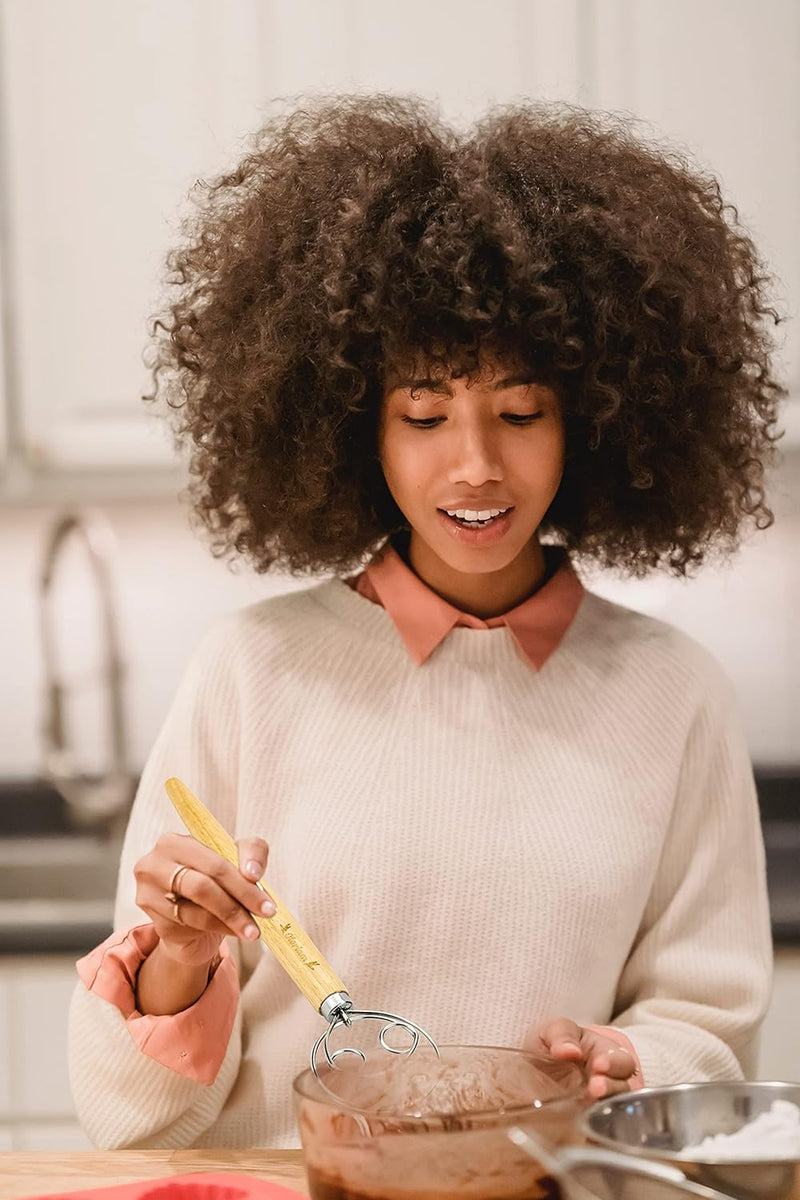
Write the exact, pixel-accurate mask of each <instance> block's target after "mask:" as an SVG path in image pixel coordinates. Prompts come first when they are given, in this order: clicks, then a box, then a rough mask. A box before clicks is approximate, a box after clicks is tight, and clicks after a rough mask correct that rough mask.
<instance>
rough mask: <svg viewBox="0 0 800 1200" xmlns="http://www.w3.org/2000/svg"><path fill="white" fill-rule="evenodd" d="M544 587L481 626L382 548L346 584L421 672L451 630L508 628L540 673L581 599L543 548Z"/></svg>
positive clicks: (575, 582)
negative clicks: (383, 616) (390, 626)
mask: <svg viewBox="0 0 800 1200" xmlns="http://www.w3.org/2000/svg"><path fill="white" fill-rule="evenodd" d="M544 549H545V556H546V559H547V563H548V568H549V570H548V578H547V579H546V581H545V582H544V583H543V584H542V585H541V586H540V587H539V588H537V590H536V591H535V592H534V593H533V595H532V596H529V597H528V599H527V600H523V601H522V603H521V604H518V605H517V606H516V607H515V608H512V609H510V610H509V611H508V612H507V613H504V614H503V616H500V617H490V618H489V619H488V620H482V619H481V618H480V617H474V616H472V614H471V613H467V612H462V611H461V610H460V609H458V608H456V607H455V606H454V605H452V604H450V603H449V602H448V601H447V600H444V599H443V598H442V597H441V596H439V595H437V594H436V592H434V591H432V590H431V588H429V587H428V586H427V584H425V583H423V581H422V580H421V579H420V578H419V576H418V575H415V574H414V572H413V571H412V570H411V568H410V567H407V566H406V564H405V563H404V562H403V559H402V558H401V557H400V555H399V554H398V552H397V550H395V548H394V547H393V546H392V545H387V546H386V547H384V549H383V550H382V551H381V552H380V553H379V554H378V555H376V557H375V558H374V559H373V561H372V562H371V563H370V564H369V565H368V566H367V567H366V569H365V570H364V571H362V572H361V574H360V575H356V576H353V578H351V579H348V580H347V582H348V583H349V584H350V586H351V587H352V588H354V590H355V591H357V592H358V594H359V595H360V596H365V597H366V598H367V599H368V600H372V601H373V602H374V603H375V604H380V605H382V606H383V608H385V609H386V611H387V612H388V614H389V616H390V617H391V618H392V621H393V622H394V625H395V628H396V629H397V632H398V633H399V635H400V637H401V638H402V640H403V644H404V645H405V647H406V649H407V650H408V653H409V654H410V655H411V658H412V659H413V660H414V662H415V663H417V665H418V666H421V665H422V664H423V663H424V662H425V661H426V660H427V659H428V658H430V656H431V654H433V652H434V650H435V649H436V647H437V646H438V645H439V644H440V643H441V642H442V641H444V639H445V638H446V637H447V635H448V633H449V632H450V630H451V629H454V628H455V627H456V626H467V627H468V628H470V629H496V628H498V627H499V626H501V625H506V626H507V627H508V630H509V633H510V634H511V636H512V638H513V639H514V643H515V645H516V647H517V649H518V650H519V652H520V654H521V655H522V657H523V658H524V659H526V660H527V662H528V663H530V665H531V667H533V669H534V670H535V671H540V670H541V669H542V667H543V666H544V664H545V663H546V662H547V660H548V658H549V657H550V655H551V654H552V653H553V651H554V650H555V649H557V647H558V645H559V643H560V642H561V639H562V638H563V636H564V634H565V633H566V632H567V630H568V629H569V627H570V625H571V624H572V621H573V619H574V617H575V614H576V612H577V611H578V607H579V605H580V602H581V598H582V597H583V584H582V583H581V581H580V580H579V579H578V576H577V575H576V574H575V572H574V570H573V569H572V565H571V563H570V562H569V559H568V558H567V556H566V554H565V553H564V551H563V550H561V549H559V548H557V547H554V546H548V547H545V548H544Z"/></svg>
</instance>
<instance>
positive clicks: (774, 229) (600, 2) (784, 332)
mask: <svg viewBox="0 0 800 1200" xmlns="http://www.w3.org/2000/svg"><path fill="white" fill-rule="evenodd" d="M587 37H588V38H589V40H590V42H591V47H592V48H591V49H590V50H588V51H587V58H588V60H589V61H590V63H591V64H592V66H591V71H592V77H591V80H590V87H589V90H590V96H591V100H590V103H591V104H592V105H593V106H596V107H598V108H602V109H616V110H621V111H627V112H630V113H633V114H634V115H635V116H637V117H639V118H643V120H644V125H642V126H639V127H638V129H639V131H640V132H641V133H642V134H643V135H644V136H652V137H653V138H654V139H655V140H656V141H658V142H660V143H664V142H666V143H667V145H668V147H669V144H670V142H672V143H673V144H674V148H675V149H677V150H678V151H681V152H682V151H683V150H684V149H686V150H688V151H689V153H690V154H691V155H692V156H693V157H694V159H695V161H696V163H697V164H698V165H699V166H700V167H702V168H704V169H706V170H707V171H709V172H711V173H712V174H714V175H715V176H717V178H718V179H719V181H720V184H721V188H722V193H723V197H724V198H725V200H726V201H729V202H730V203H732V204H734V205H735V206H736V209H737V210H738V214H739V221H740V223H741V224H742V225H743V226H744V228H745V229H746V231H747V232H748V233H749V234H750V235H751V236H752V237H753V239H754V240H755V243H756V245H757V247H758V249H759V251H760V254H761V256H762V258H763V259H764V260H765V264H766V267H767V270H768V271H769V272H770V273H771V274H774V275H775V276H777V283H776V287H775V290H774V292H772V293H770V299H772V300H773V301H774V302H775V303H776V304H777V307H778V308H779V309H781V310H783V312H784V315H785V316H786V318H787V323H786V324H785V325H783V326H779V327H778V328H777V330H776V329H775V327H774V325H773V324H772V322H771V320H770V319H769V318H767V322H768V328H769V329H770V330H771V331H774V332H775V334H776V344H777V352H776V358H775V366H776V373H777V374H779V376H780V378H781V381H782V382H783V383H784V385H785V386H786V387H788V388H789V389H790V392H791V395H792V399H791V408H790V410H788V411H787V413H786V418H785V422H784V424H785V426H786V430H787V433H786V438H785V439H784V442H783V446H784V448H788V446H789V444H792V445H793V446H794V447H797V446H800V329H798V322H797V320H796V317H797V313H798V308H800V226H798V221H797V212H798V208H800V157H798V155H797V154H795V153H793V152H791V150H790V149H789V148H790V147H794V146H796V145H797V144H798V142H800V73H799V72H798V71H797V46H798V44H800V5H798V4H796V3H795V2H794V0H763V3H761V4H758V5H755V4H751V3H749V0H703V3H702V4H697V3H696V0H673V2H672V3H671V4H661V3H659V2H658V0H591V3H590V5H589V8H588V10H587ZM729 215H730V214H729Z"/></svg>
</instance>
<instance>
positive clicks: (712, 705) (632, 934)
mask: <svg viewBox="0 0 800 1200" xmlns="http://www.w3.org/2000/svg"><path fill="white" fill-rule="evenodd" d="M170 775H178V776H179V777H181V778H182V779H183V780H184V781H185V782H186V783H187V784H188V785H189V786H190V787H191V788H192V789H193V791H195V793H196V794H197V795H198V796H199V797H200V798H201V799H202V800H203V801H204V803H205V804H206V805H208V806H209V807H210V808H212V809H213V810H214V811H215V812H216V814H217V816H218V817H219V819H220V820H221V821H222V823H223V825H225V826H226V827H227V828H228V830H229V831H230V832H231V833H232V834H233V835H234V837H237V838H238V837H244V836H248V835H258V836H263V837H265V838H266V839H267V841H268V842H269V844H270V858H269V865H268V868H267V875H266V879H267V883H268V884H270V883H271V884H272V885H273V886H274V888H275V891H276V892H277V894H278V895H279V896H280V897H281V899H282V900H283V901H284V902H285V903H286V904H287V905H288V907H289V908H290V909H291V910H293V912H294V913H295V915H296V917H297V919H298V920H299V921H300V922H301V923H302V924H303V925H304V926H305V927H306V928H307V930H308V931H309V933H310V935H311V936H312V938H313V939H314V940H315V941H316V943H317V945H318V946H319V947H320V949H321V950H322V951H323V953H324V954H325V955H326V956H327V957H328V959H329V960H330V962H331V964H332V966H333V967H334V969H335V970H336V971H337V972H338V974H339V975H340V976H341V977H342V978H343V979H344V981H345V983H346V985H347V986H348V989H349V991H350V994H351V995H352V996H353V998H354V1000H355V1002H356V1004H357V1005H360V1006H361V1007H368V1008H377V1009H383V1010H388V1011H393V1012H399V1013H402V1014H404V1015H407V1016H409V1017H411V1018H412V1019H414V1020H416V1021H417V1022H418V1023H420V1024H421V1025H422V1026H423V1028H426V1029H428V1030H429V1031H430V1032H431V1033H433V1034H434V1035H435V1036H436V1037H437V1038H438V1039H439V1040H440V1041H442V1042H467V1043H469V1042H473V1043H483V1044H506V1045H520V1044H521V1043H522V1040H523V1037H524V1035H525V1032H526V1030H527V1029H528V1028H529V1027H530V1026H531V1025H532V1024H534V1023H538V1022H540V1021H542V1020H544V1019H547V1018H550V1017H560V1016H566V1017H570V1018H573V1019H574V1020H576V1021H578V1022H581V1023H596V1024H607V1023H611V1022H613V1023H614V1024H616V1025H617V1026H619V1027H620V1028H621V1029H623V1030H624V1031H625V1033H626V1034H627V1035H628V1036H629V1037H630V1039H631V1040H632V1042H633V1044H634V1045H635V1047H636V1050H637V1052H638V1054H639V1057H640V1060H641V1063H642V1067H643V1071H644V1079H645V1084H646V1085H657V1084H662V1083H671V1082H678V1081H683V1080H697V1079H708V1078H715V1077H722V1076H737V1075H740V1074H741V1073H742V1071H743V1072H744V1073H745V1074H747V1073H752V1072H753V1070H754V1066H755V1061H754V1050H755V1034H756V1031H757V1027H758V1024H759V1021H760V1020H761V1018H762V1016H763V1013H764V1010H765V1007H766V1004H767V1000H768V993H769V986H770V962H771V946H770V932H769V922H768V908H767V898H766V888H765V873H764V854H763V847H762V842H761V835H760V829H759V820H758V812H757V805H756V799H755V792H754V786H753V778H752V771H751V767H750V763H749V759H748V754H747V749H746V744H745V739H744V736H743V733H742V730H741V727H740V723H739V719H738V715H737V711H736V704H735V699H734V695H733V689H732V687H731V686H730V684H729V682H728V681H727V679H726V678H725V676H724V675H723V673H722V672H721V670H720V668H719V667H718V665H717V664H716V663H715V661H714V660H713V659H712V658H711V656H710V655H709V654H708V653H707V652H706V651H705V650H704V649H702V648H701V647H700V646H699V645H698V644H697V643H695V642H694V641H693V640H691V639H690V638H688V637H687V636H685V635H684V634H682V633H680V632H678V631H677V630H675V629H673V628H671V627H670V626H668V625H666V624H664V623H663V622H660V621H657V620H654V619H652V618H649V617H645V616H642V615H640V614H638V613H635V612H632V611H630V610H627V609H625V608H622V607H620V606H618V605H615V604H612V603H609V602H608V601H605V600H603V599H601V598H599V597H597V596H595V595H593V594H591V593H588V592H587V593H586V594H585V595H584V598H583V600H582V602H581V604H580V607H579V609H578V612H577V615H576V617H575V619H574V621H573V623H572V625H571V626H570V628H569V630H568V631H567V634H566V635H565V637H564V639H563V640H562V642H561V645H560V646H559V647H558V649H557V650H556V651H555V652H554V653H553V654H552V656H551V657H550V658H549V660H548V661H547V662H546V664H545V665H544V667H543V668H542V670H541V671H539V672H538V673H537V672H536V671H534V670H532V669H531V667H530V665H528V664H527V663H526V662H525V661H523V660H522V658H521V657H520V655H519V654H518V652H517V650H516V648H515V646H514V644H513V641H512V639H511V636H510V634H509V632H508V630H507V629H505V628H498V629H490V630H474V629H455V630H453V632H452V633H450V634H449V635H448V636H447V638H446V639H445V641H444V642H443V643H442V645H441V646H440V647H439V648H438V649H437V650H436V651H435V652H434V654H433V655H432V657H431V659H430V660H429V661H428V662H427V663H425V664H424V665H423V666H421V667H418V666H416V665H415V664H414V663H413V662H412V660H411V659H410V657H409V655H408V653H407V651H406V650H405V648H404V646H403V644H402V643H401V641H400V638H399V637H398V635H397V633H396V630H395V628H394V626H393V624H392V621H391V618H390V617H389V615H388V614H387V613H386V611H385V610H384V609H382V608H381V607H380V606H378V605H376V604H372V603H371V602H370V601H369V600H367V599H365V598H363V597H362V596H359V595H358V594H357V593H356V592H354V591H352V590H351V589H350V588H349V587H348V586H347V584H346V583H344V582H342V581H339V580H334V581H331V582H326V583H323V584H320V585H316V586H315V587H312V588H310V589H308V590H307V591H304V592H300V593H294V594H292V595H289V596H282V597H277V598H272V599H269V600H266V601H264V602H262V603H259V604H256V605H254V606H252V607H250V608H248V609H246V610H244V611H242V612H240V613H238V614H236V615H235V616H234V617H233V618H228V619H226V620H225V621H224V622H222V623H221V624H220V625H219V626H218V627H216V628H215V629H214V630H212V632H211V633H210V634H209V635H208V636H207V637H206V638H205V640H204V641H203V643H202V644H201V646H200V648H199V650H198V651H197V653H196V654H195V656H194V659H193V661H192V663H191V666H190V668H189V670H188V673H187V675H186V677H185V678H184V680H183V682H182V684H181V686H180V689H179V691H178V694H177V696H176V698H175V701H174V703H173V706H172V708H171V711H170V714H169V716H168V719H167V721H166V724H165V727H164V729H163V731H162V733H161V736H160V737H159V739H158V742H157V744H156V746H155V747H154V750H153V753H152V755H151V757H150V759H149V762H148V764H147V767H146V770H145V772H144V775H143V778H142V781H141V785H140V789H139V793H138V796H137V799H136V803H135V805H134V809H133V813H132V818H131V822H130V825H129V829H128V832H127V836H126V840H125V846H124V850H123V855H122V861H121V865H120V884H119V892H118V898H117V906H116V914H115V927H116V928H121V927H124V926H130V925H135V924H141V923H142V922H143V921H144V920H145V919H146V918H145V917H144V915H143V914H142V913H141V912H140V910H138V909H137V908H136V906H135V904H134V901H133V896H134V878H133V865H134V863H135V861H136V860H137V859H138V858H140V857H141V856H142V855H143V854H144V853H146V852H147V851H148V850H150V849H151V848H152V846H153V845H154V843H155V842H156V840H157V838H158V837H159V835H160V834H161V833H162V832H164V831H165V830H174V831H176V832H185V830H184V829H183V827H182V826H181V824H180V822H179V821H178V820H177V818H176V817H175V815H174V813H173V811H172V809H171V807H170V805H169V803H168V801H167V800H166V798H165V796H164V790H163V785H164V781H165V779H167V778H168V777H169V776H170ZM229 944H230V945H231V948H232V950H233V952H234V954H235V956H236V960H237V962H238V964H239V972H240V980H241V999H240V1004H239V1012H238V1016H237V1020H236V1024H235V1026H234V1030H233V1033H232V1035H231V1037H230V1040H229V1042H228V1046H227V1051H226V1054H225V1058H224V1062H223V1065H222V1067H221V1069H220V1071H219V1073H218V1075H217V1077H216V1080H215V1081H214V1083H213V1084H212V1085H211V1086H204V1085H202V1084H199V1083H195V1082H193V1081H192V1080H190V1079H186V1078H184V1077H182V1076H180V1075H178V1074H176V1073H174V1072H173V1071H171V1070H170V1069H168V1068H167V1067H165V1066H162V1065H161V1064H160V1063H158V1062H155V1061H153V1059H151V1058H149V1057H147V1056H146V1055H145V1054H143V1053H142V1052H141V1051H140V1050H139V1049H138V1048H137V1046H136V1045H135V1044H134V1042H133V1040H132V1038H131V1037H130V1035H129V1033H128V1030H127V1028H126V1023H125V1020H124V1018H123V1016H122V1014H121V1013H120V1011H119V1010H118V1009H117V1008H115V1007H114V1006H113V1005H111V1004H110V1003H108V1002H107V1001H106V1000H103V999H101V998H100V997H99V996H97V995H95V994H94V993H91V992H89V991H87V990H86V988H85V987H84V986H83V984H82V983H79V984H78V985H77V986H76V990H75V994H74V997H73V1002H72V1007H71V1012H70V1047H69V1049H70V1070H71V1077H72V1086H73V1092H74V1096H75V1101H76V1105H77V1110H78V1113H79V1116H80V1119H81V1121H82V1122H83V1124H84V1126H85V1128H86V1130H87V1131H88V1133H89V1135H90V1137H91V1138H92V1140H93V1141H94V1142H95V1143H96V1144H97V1145H98V1146H100V1147H107V1148H116V1147H146V1146H158V1147H166V1148H171V1147H175V1148H177V1147H186V1146H230V1147H248V1146H251V1147H252V1146H274V1147H283V1146H295V1145H297V1144H298V1140H297V1134H296V1130H295V1125H294V1117H293V1111H292V1089H291V1081H292V1078H293V1076H294V1075H295V1074H296V1073H297V1072H298V1071H300V1070H302V1069H303V1068H304V1067H305V1066H306V1064H307V1056H308V1052H309V1049H310V1046H311V1043H312V1042H313V1040H314V1039H315V1038H316V1037H317V1036H318V1034H319V1033H321V1032H322V1030H323V1029H324V1022H323V1019H322V1018H321V1017H320V1016H319V1015H318V1014H317V1013H315V1012H314V1011H313V1010H312V1008H311V1006H310V1005H309V1004H308V1002H307V1001H306V1000H305V999H304V998H303V997H302V996H300V995H299V993H297V992H296V991H295V989H294V986H293V985H292V983H291V982H290V981H289V979H288V978H287V977H286V976H285V974H284V973H283V971H282V969H281V968H280V967H279V966H278V964H277V963H276V962H275V960H274V959H273V958H272V956H271V955H270V953H269V952H268V951H267V950H266V949H264V948H263V947H262V946H261V944H260V943H256V944H255V945H253V944H245V943H239V942H237V941H236V939H233V938H231V939H229ZM156 1019H157V1020H159V1021H170V1020H172V1018H170V1017H160V1018H156ZM208 1036H209V1037H211V1038H213V1037H214V1030H211V1029H210V1030H209V1031H208Z"/></svg>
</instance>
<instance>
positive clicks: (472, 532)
mask: <svg viewBox="0 0 800 1200" xmlns="http://www.w3.org/2000/svg"><path fill="white" fill-rule="evenodd" d="M436 511H437V512H438V514H439V519H440V521H441V522H442V524H443V525H444V527H445V528H446V529H447V531H448V533H449V534H450V536H451V537H454V538H455V539H456V541H457V542H460V543H461V545H462V546H493V545H495V543H496V542H499V541H500V540H501V538H503V537H505V534H506V533H507V531H508V528H509V526H510V524H511V517H512V515H513V512H514V509H513V508H509V509H508V510H507V511H506V512H504V513H501V515H500V516H499V517H493V518H492V520H491V521H489V523H488V524H487V525H482V526H481V527H480V528H479V529H467V528H466V526H464V525H462V524H461V522H460V521H459V520H458V519H457V518H456V517H449V516H448V515H447V513H446V512H444V510H443V509H441V508H438V509H437V510H436Z"/></svg>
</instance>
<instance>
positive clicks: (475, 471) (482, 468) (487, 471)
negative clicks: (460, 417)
mask: <svg viewBox="0 0 800 1200" xmlns="http://www.w3.org/2000/svg"><path fill="white" fill-rule="evenodd" d="M447 474H448V480H449V482H450V483H466V484H468V485H469V486H470V487H480V486H481V485H482V484H484V483H488V482H489V481H497V480H500V479H502V477H503V470H502V463H501V461H500V454H499V452H498V448H497V445H496V442H495V439H494V438H492V437H491V436H490V435H489V433H488V432H487V431H486V430H485V429H482V428H480V426H472V425H470V426H469V427H467V428H465V429H463V430H461V431H460V433H459V434H458V435H457V437H456V438H455V439H454V444H453V449H452V453H451V457H450V464H449V470H448V473H447Z"/></svg>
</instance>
